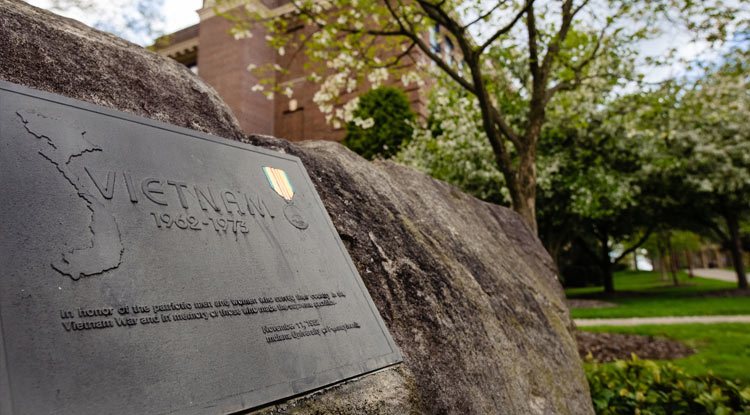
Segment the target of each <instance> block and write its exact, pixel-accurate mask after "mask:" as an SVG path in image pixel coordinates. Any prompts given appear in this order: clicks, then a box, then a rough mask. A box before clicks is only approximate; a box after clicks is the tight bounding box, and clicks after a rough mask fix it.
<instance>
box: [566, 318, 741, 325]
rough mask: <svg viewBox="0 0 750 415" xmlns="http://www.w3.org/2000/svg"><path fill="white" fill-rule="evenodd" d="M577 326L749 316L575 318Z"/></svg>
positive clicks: (715, 320) (711, 320)
mask: <svg viewBox="0 0 750 415" xmlns="http://www.w3.org/2000/svg"><path fill="white" fill-rule="evenodd" d="M573 321H575V323H576V325H577V326H578V327H586V326H640V325H644V324H686V323H750V316H685V317H631V318H585V319H575V320H573Z"/></svg>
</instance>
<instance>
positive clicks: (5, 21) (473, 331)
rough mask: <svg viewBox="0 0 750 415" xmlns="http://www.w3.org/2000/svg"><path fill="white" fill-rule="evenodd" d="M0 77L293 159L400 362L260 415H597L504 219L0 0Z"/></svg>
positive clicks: (539, 257) (530, 249)
mask: <svg viewBox="0 0 750 415" xmlns="http://www.w3.org/2000/svg"><path fill="white" fill-rule="evenodd" d="M0 56H2V60H0V79H4V80H7V81H11V82H15V83H19V84H22V85H26V86H30V87H33V88H37V89H41V90H45V91H49V92H54V93H58V94H62V95H66V96H69V97H72V98H76V99H80V100H84V101H88V102H92V103H95V104H99V105H103V106H107V107H110V108H113V109H116V110H121V111H126V112H130V113H133V114H136V115H140V116H144V117H148V118H152V119H156V120H159V121H164V122H168V123H171V124H174V125H178V126H181V127H188V128H193V129H197V130H200V131H204V132H208V133H211V134H215V135H218V136H223V137H227V138H232V139H239V140H245V141H249V142H251V143H253V144H256V145H259V146H264V147H268V148H272V149H275V150H279V151H284V152H287V153H291V154H294V155H297V156H299V157H300V158H301V159H302V161H303V163H304V165H305V166H306V167H307V170H308V172H309V174H310V176H311V177H312V179H313V182H314V183H315V185H316V187H317V190H318V192H319V193H320V196H321V198H322V199H323V202H324V203H325V206H326V208H327V209H328V212H329V214H330V215H331V218H332V219H333V222H334V224H335V225H336V228H337V229H338V232H339V234H340V235H341V238H342V240H343V241H344V243H345V244H346V246H347V248H348V250H349V253H350V255H351V256H352V259H353V260H354V263H355V264H356V266H357V268H358V270H359V272H360V274H361V275H362V278H363V279H364V282H365V284H366V285H367V288H368V290H369V291H370V294H371V296H372V298H373V300H374V302H375V304H376V305H377V307H378V309H379V310H380V313H381V315H382V316H383V318H384V320H385V322H386V324H387V325H388V327H389V329H390V331H391V334H392V335H393V338H394V340H395V341H396V343H397V344H398V345H399V347H400V348H401V350H402V352H403V355H404V363H403V364H399V365H395V366H393V367H390V368H387V369H384V370H381V371H378V372H375V373H371V374H368V375H365V376H361V377H359V378H356V379H352V380H350V381H347V382H344V383H342V384H339V385H335V386H332V387H329V388H325V389H323V390H320V391H316V392H314V393H311V394H308V395H305V396H301V397H297V398H294V399H290V400H288V401H286V402H280V403H277V404H275V405H272V406H270V407H267V408H263V409H261V412H265V413H295V414H297V413H299V414H318V413H320V414H322V413H334V414H337V413H340V414H345V413H365V414H381V413H392V414H402V413H429V414H438V413H440V414H442V413H455V414H489V413H507V414H589V413H593V410H592V407H591V401H590V398H589V393H588V387H587V384H586V379H585V376H584V373H583V369H582V365H581V362H580V360H579V358H578V354H577V351H576V345H575V341H574V339H573V336H572V335H571V331H572V330H573V324H572V321H571V319H570V316H569V313H568V310H567V308H566V307H565V304H564V302H563V292H562V289H561V286H560V284H559V282H558V281H557V278H556V276H555V272H554V269H553V263H552V260H551V258H550V257H549V255H548V254H547V253H546V252H545V250H544V248H543V247H542V245H541V243H540V242H539V240H538V239H537V238H536V237H535V236H534V234H533V233H532V232H531V231H530V230H529V228H528V227H527V226H526V225H525V224H524V223H523V222H522V221H521V218H520V217H519V216H518V215H516V214H515V213H514V212H512V211H510V210H508V209H506V208H503V207H500V206H495V205H492V204H488V203H484V202H482V201H479V200H477V199H475V198H473V197H471V196H467V195H465V194H463V193H461V192H460V191H459V190H457V189H456V188H454V187H452V186H450V185H448V184H445V183H442V182H439V181H437V180H433V179H431V178H429V177H427V176H425V175H424V174H421V173H419V172H416V171H414V170H411V169H409V168H406V167H403V166H400V165H398V164H395V163H391V162H374V163H370V162H368V161H366V160H364V159H362V158H360V157H359V156H357V155H355V154H353V153H352V152H350V151H348V150H347V149H345V148H344V147H342V146H341V145H339V144H335V143H330V142H305V143H302V144H291V143H289V142H287V141H285V140H280V139H275V138H272V137H264V136H249V137H247V136H245V135H244V134H243V133H242V131H241V130H240V127H239V125H238V123H237V121H236V119H235V118H234V116H233V115H232V114H231V111H229V109H228V107H227V106H226V105H225V104H224V103H223V101H222V100H221V99H220V98H219V97H218V95H217V94H216V92H215V91H214V90H213V89H212V88H211V87H210V86H208V85H206V84H205V83H204V82H202V81H201V80H200V78H198V77H197V76H195V75H193V74H192V73H191V72H190V71H189V70H187V69H186V68H184V67H182V66H181V65H179V64H177V63H176V62H173V61H171V60H169V59H166V58H162V57H160V56H158V55H156V54H154V53H152V52H149V51H147V50H145V49H143V48H140V47H138V46H136V45H133V44H131V43H128V42H126V41H124V40H122V39H119V38H117V37H114V36H111V35H108V34H105V33H102V32H99V31H96V30H93V29H91V28H88V27H87V26H85V25H82V24H81V23H78V22H76V21H73V20H69V19H65V18H62V17H59V16H56V15H54V14H51V13H48V12H45V11H42V10H39V9H36V8H34V7H31V6H29V5H27V4H25V3H21V2H17V1H9V0H0Z"/></svg>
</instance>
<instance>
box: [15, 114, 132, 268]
mask: <svg viewBox="0 0 750 415" xmlns="http://www.w3.org/2000/svg"><path fill="white" fill-rule="evenodd" d="M16 114H17V115H18V117H19V118H20V121H21V122H22V123H23V124H24V127H25V129H26V131H27V132H28V133H29V135H30V137H31V138H34V139H36V140H39V141H40V142H41V143H42V147H41V149H40V150H39V155H40V156H41V157H44V158H45V159H46V160H47V161H49V162H50V166H51V167H52V168H54V169H55V170H56V171H57V172H58V173H59V174H60V175H62V177H63V178H64V179H65V180H66V181H67V182H68V183H70V186H71V191H74V192H76V194H77V195H78V197H79V198H81V200H82V201H83V203H84V204H85V206H86V208H87V209H88V210H89V211H90V212H91V220H90V223H89V227H88V230H89V232H90V233H91V239H90V244H89V245H88V246H82V247H75V248H73V249H72V250H69V251H67V252H62V253H61V258H60V259H59V260H57V261H55V262H53V263H52V264H51V265H52V268H54V269H55V270H56V271H57V272H59V273H61V274H63V275H67V276H69V277H70V278H72V279H73V280H74V281H76V280H79V279H80V278H81V277H88V276H92V275H98V274H102V273H104V272H106V271H109V270H112V269H114V268H117V267H119V266H120V263H121V261H122V254H123V251H124V248H123V246H122V241H121V239H120V230H119V228H118V226H117V221H116V220H115V218H114V216H112V214H111V213H110V212H108V210H107V208H106V206H104V204H103V203H102V202H100V201H99V200H97V198H96V197H95V196H94V195H92V194H91V193H89V192H88V191H87V189H86V187H85V186H84V185H83V184H82V181H81V178H80V177H79V175H78V174H76V173H75V172H74V170H73V168H72V167H73V164H74V163H75V162H76V159H78V158H82V159H84V158H85V157H86V156H87V154H90V153H94V152H100V151H102V149H101V148H99V147H97V146H96V145H94V144H92V143H91V142H89V141H88V140H87V139H86V137H85V135H86V131H82V130H81V129H80V128H77V127H76V126H75V125H70V124H67V123H65V122H64V121H62V120H59V119H55V118H52V117H49V116H46V115H43V114H39V113H37V112H35V111H30V110H23V111H18V112H16ZM62 134H69V135H70V136H69V137H61V135H62ZM84 170H85V168H84ZM85 171H86V172H87V173H88V171H87V170H85ZM94 183H95V185H97V186H98V184H96V182H94ZM108 187H109V183H108ZM99 190H100V191H102V190H103V191H104V192H107V191H109V190H111V189H99Z"/></svg>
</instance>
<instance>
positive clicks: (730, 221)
mask: <svg viewBox="0 0 750 415" xmlns="http://www.w3.org/2000/svg"><path fill="white" fill-rule="evenodd" d="M724 219H725V220H726V221H727V227H728V228H729V242H730V243H729V249H730V251H731V252H732V264H733V265H734V271H735V272H736V273H737V286H738V287H739V288H740V289H741V290H746V289H747V275H746V274H745V264H744V263H743V261H742V241H741V240H740V224H739V221H738V220H737V217H736V216H734V215H726V216H725V217H724Z"/></svg>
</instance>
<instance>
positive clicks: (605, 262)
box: [599, 238, 615, 294]
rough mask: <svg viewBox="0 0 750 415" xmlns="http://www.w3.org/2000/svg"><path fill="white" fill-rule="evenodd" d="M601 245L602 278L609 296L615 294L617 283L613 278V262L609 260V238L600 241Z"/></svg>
mask: <svg viewBox="0 0 750 415" xmlns="http://www.w3.org/2000/svg"><path fill="white" fill-rule="evenodd" d="M599 242H600V243H601V245H602V246H601V250H600V258H599V262H600V263H601V265H600V267H601V269H602V277H603V278H604V292H605V293H607V294H613V293H614V292H615V282H614V278H613V276H612V261H611V260H610V259H609V238H602V240H600V241H599Z"/></svg>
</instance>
